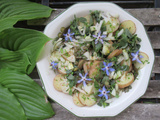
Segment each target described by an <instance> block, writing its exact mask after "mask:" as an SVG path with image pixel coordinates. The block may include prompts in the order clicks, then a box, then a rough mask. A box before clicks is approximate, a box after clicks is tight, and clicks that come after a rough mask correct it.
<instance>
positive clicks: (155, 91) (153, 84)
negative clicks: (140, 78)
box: [141, 80, 160, 98]
mask: <svg viewBox="0 0 160 120" xmlns="http://www.w3.org/2000/svg"><path fill="white" fill-rule="evenodd" d="M159 86H160V80H150V82H149V85H148V88H147V91H146V93H145V94H144V95H143V96H142V97H141V98H160V87H159Z"/></svg>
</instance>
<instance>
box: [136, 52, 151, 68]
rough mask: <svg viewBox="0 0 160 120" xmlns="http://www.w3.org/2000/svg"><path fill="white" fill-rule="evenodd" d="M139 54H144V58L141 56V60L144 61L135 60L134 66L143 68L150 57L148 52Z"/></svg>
mask: <svg viewBox="0 0 160 120" xmlns="http://www.w3.org/2000/svg"><path fill="white" fill-rule="evenodd" d="M139 55H142V56H143V58H140V61H141V62H142V63H139V62H137V61H135V62H134V66H135V68H136V69H142V68H143V67H144V66H145V65H146V64H147V63H148V61H149V57H148V55H147V54H146V53H144V52H139Z"/></svg>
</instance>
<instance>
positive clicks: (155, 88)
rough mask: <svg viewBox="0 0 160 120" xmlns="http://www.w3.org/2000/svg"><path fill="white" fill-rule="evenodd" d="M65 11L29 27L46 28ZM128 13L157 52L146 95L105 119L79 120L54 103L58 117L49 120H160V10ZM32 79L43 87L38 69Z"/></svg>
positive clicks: (57, 10)
mask: <svg viewBox="0 0 160 120" xmlns="http://www.w3.org/2000/svg"><path fill="white" fill-rule="evenodd" d="M64 10H65V9H56V10H55V11H53V13H52V15H51V16H50V18H48V19H41V20H31V21H28V26H29V27H30V28H32V27H33V26H34V27H35V26H36V27H39V28H44V26H45V25H46V24H47V23H49V22H50V21H51V20H52V19H53V18H54V17H56V16H57V15H58V14H60V13H61V12H63V11H64ZM126 11H128V12H130V13H131V14H132V15H133V16H134V17H136V18H137V19H139V20H140V21H141V22H142V23H143V24H144V25H145V28H146V30H147V33H148V35H149V38H150V40H151V43H152V46H153V49H154V52H155V64H154V67H153V71H152V77H151V78H152V79H151V80H150V82H149V86H148V89H147V91H146V93H145V95H144V96H142V97H141V98H140V99H139V100H138V101H137V102H136V103H134V104H132V105H131V106H130V107H128V108H127V109H126V110H124V111H123V112H122V113H120V114H119V115H117V116H115V117H105V118H79V117H76V116H74V115H73V114H72V113H70V112H69V111H67V110H66V109H64V108H63V107H62V106H60V105H58V104H57V103H54V102H52V106H53V109H54V111H55V112H56V115H55V116H54V117H53V118H50V119H47V120H102V119H103V120H151V119H153V120H160V31H156V30H157V28H156V27H159V26H160V8H143V9H126ZM30 77H31V78H33V79H34V80H35V81H36V82H37V83H38V84H40V85H42V84H41V82H40V79H39V76H38V73H37V70H36V68H35V70H34V71H33V72H32V73H31V74H30Z"/></svg>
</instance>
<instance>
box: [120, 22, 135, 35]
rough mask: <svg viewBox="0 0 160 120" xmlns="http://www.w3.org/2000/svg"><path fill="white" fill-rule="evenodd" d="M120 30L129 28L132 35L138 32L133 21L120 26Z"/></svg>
mask: <svg viewBox="0 0 160 120" xmlns="http://www.w3.org/2000/svg"><path fill="white" fill-rule="evenodd" d="M120 28H123V29H126V28H127V29H128V30H129V31H130V33H131V34H135V32H136V25H135V23H134V22H133V21H131V20H126V21H123V22H122V23H121V25H120Z"/></svg>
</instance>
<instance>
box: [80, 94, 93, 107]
mask: <svg viewBox="0 0 160 120" xmlns="http://www.w3.org/2000/svg"><path fill="white" fill-rule="evenodd" d="M78 97H79V100H80V102H81V103H82V104H83V105H87V106H92V105H94V104H95V103H96V98H95V97H94V95H86V94H83V93H79V96H78Z"/></svg>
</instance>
